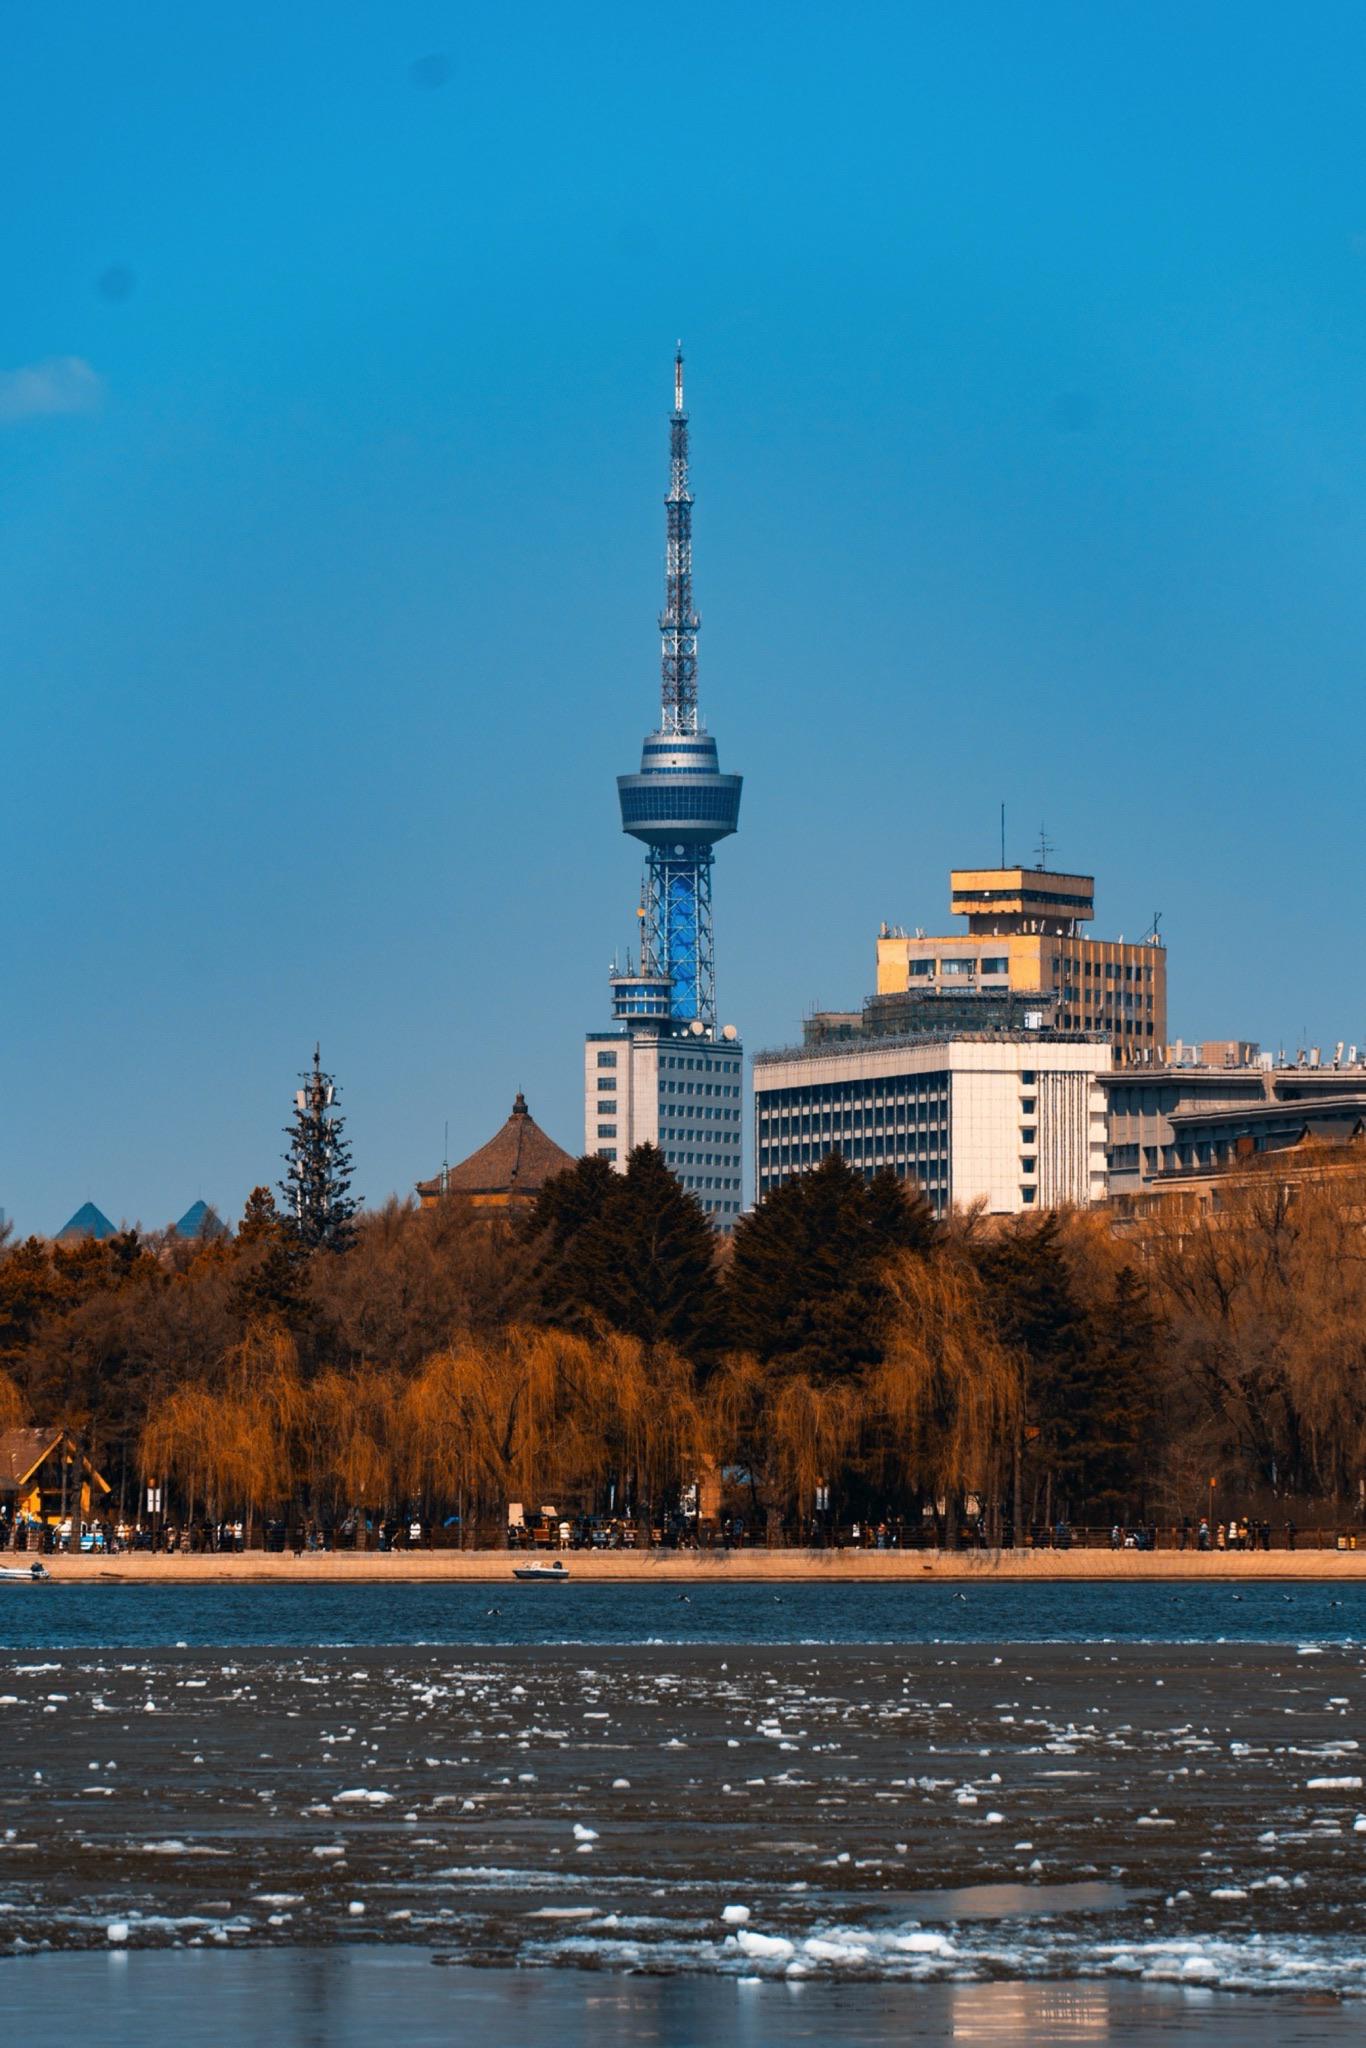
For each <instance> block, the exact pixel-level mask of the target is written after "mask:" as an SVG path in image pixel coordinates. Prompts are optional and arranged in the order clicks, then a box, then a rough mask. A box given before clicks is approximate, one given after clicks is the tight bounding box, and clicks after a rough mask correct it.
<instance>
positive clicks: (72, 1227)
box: [57, 1202, 116, 1244]
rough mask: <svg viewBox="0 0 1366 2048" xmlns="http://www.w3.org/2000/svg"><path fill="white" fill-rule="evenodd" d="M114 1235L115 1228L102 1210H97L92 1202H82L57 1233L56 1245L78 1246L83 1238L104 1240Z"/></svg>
mask: <svg viewBox="0 0 1366 2048" xmlns="http://www.w3.org/2000/svg"><path fill="white" fill-rule="evenodd" d="M115 1235H116V1231H115V1226H114V1225H113V1224H112V1223H111V1222H110V1221H109V1218H108V1217H107V1216H106V1215H105V1213H104V1211H103V1209H97V1208H96V1207H95V1204H94V1203H93V1202H82V1203H81V1206H80V1208H79V1209H78V1210H77V1211H76V1213H75V1215H74V1216H72V1217H71V1218H70V1219H69V1221H67V1222H66V1223H64V1224H63V1225H62V1227H61V1229H60V1230H59V1231H58V1232H57V1243H58V1244H78V1243H79V1242H80V1240H81V1239H82V1238H83V1237H93V1238H106V1237H113V1236H115Z"/></svg>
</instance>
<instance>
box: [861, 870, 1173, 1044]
mask: <svg viewBox="0 0 1366 2048" xmlns="http://www.w3.org/2000/svg"><path fill="white" fill-rule="evenodd" d="M949 883H950V889H951V908H952V911H953V913H954V915H955V916H959V917H963V918H966V920H967V930H966V932H954V933H952V934H949V935H946V936H943V937H936V936H931V935H929V934H927V933H926V932H923V931H915V932H910V933H907V932H904V931H901V930H892V929H889V928H888V927H887V926H886V925H884V926H883V928H882V931H881V932H880V933H879V935H878V942H877V992H878V995H879V996H896V995H906V994H911V995H915V994H917V993H918V994H922V995H924V996H927V997H928V996H936V997H940V996H952V995H964V996H966V995H969V994H977V995H983V996H990V995H992V994H997V995H1002V996H1004V995H1010V996H1013V997H1017V998H1018V997H1028V996H1031V995H1036V996H1037V997H1038V999H1039V1011H1040V1022H1041V1023H1042V1024H1044V1025H1047V1026H1049V1027H1051V1028H1053V1029H1055V1030H1058V1031H1099V1032H1103V1033H1104V1034H1105V1036H1106V1037H1107V1038H1108V1039H1109V1040H1110V1043H1111V1045H1112V1047H1113V1049H1114V1057H1115V1061H1116V1064H1117V1065H1120V1066H1138V1065H1151V1064H1154V1063H1160V1062H1161V1060H1162V1059H1163V1057H1164V1056H1165V1048H1166V1043H1167V953H1166V948H1165V947H1164V946H1163V945H1161V944H1160V943H1159V942H1158V939H1157V937H1156V934H1155V933H1150V934H1148V935H1147V936H1146V937H1145V938H1144V939H1143V940H1142V941H1141V942H1140V943H1138V944H1134V943H1133V942H1131V941H1125V940H1123V939H1118V940H1112V939H1093V938H1089V937H1087V936H1086V934H1085V932H1084V931H1083V929H1082V927H1083V926H1084V925H1085V924H1088V923H1090V922H1091V920H1092V919H1093V918H1094V916H1095V879H1094V877H1093V876H1091V875H1066V874H1060V873H1055V872H1054V871H1053V870H1051V869H1048V868H1023V867H1003V868H955V869H954V870H953V871H952V873H951V875H950V877H949Z"/></svg>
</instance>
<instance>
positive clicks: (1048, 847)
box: [1001, 823, 1053, 868]
mask: <svg viewBox="0 0 1366 2048" xmlns="http://www.w3.org/2000/svg"><path fill="white" fill-rule="evenodd" d="M1052 851H1053V842H1052V840H1051V839H1050V838H1049V836H1048V833H1047V832H1046V831H1045V829H1044V827H1043V825H1042V823H1041V824H1040V826H1039V866H1040V867H1041V868H1046V867H1047V866H1048V856H1049V854H1050V853H1052ZM1001 865H1002V866H1003V867H1004V865H1005V862H1004V861H1002V863H1001Z"/></svg>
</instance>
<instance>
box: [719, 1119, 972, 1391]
mask: <svg viewBox="0 0 1366 2048" xmlns="http://www.w3.org/2000/svg"><path fill="white" fill-rule="evenodd" d="M936 1234H937V1226H936V1224H935V1222H934V1217H933V1212H932V1211H931V1209H930V1205H929V1203H928V1202H927V1201H926V1200H925V1197H924V1196H923V1195H922V1194H921V1193H920V1192H919V1190H918V1189H908V1188H906V1187H905V1186H904V1185H903V1183H902V1182H900V1181H898V1180H897V1179H896V1177H895V1175H894V1174H890V1173H879V1174H876V1175H875V1176H874V1177H873V1179H872V1180H871V1181H865V1180H864V1178H863V1176H862V1174H860V1173H858V1172H857V1171H855V1169H854V1168H853V1167H851V1166H848V1165H846V1163H845V1161H844V1160H843V1159H842V1158H841V1157H840V1156H839V1154H838V1153H831V1154H830V1155H829V1157H828V1158H826V1159H824V1160H823V1161H822V1162H821V1164H820V1165H819V1166H818V1167H817V1168H816V1171H815V1172H814V1173H810V1174H802V1175H800V1176H798V1177H797V1178H796V1179H794V1180H790V1181H788V1182H786V1183H785V1184H784V1185H783V1186H782V1187H779V1188H775V1189H774V1191H773V1193H772V1194H770V1195H768V1196H766V1197H765V1199H764V1200H763V1201H762V1202H761V1203H760V1204H759V1206H758V1208H757V1209H755V1210H753V1211H752V1212H751V1214H750V1215H748V1216H746V1217H743V1218H742V1219H741V1221H740V1222H739V1223H738V1224H737V1226H736V1230H735V1242H734V1249H733V1254H732V1258H731V1263H730V1269H729V1271H728V1273H727V1275H726V1283H725V1321H726V1341H727V1343H728V1345H729V1346H730V1348H731V1349H733V1350H735V1351H748V1352H752V1353H753V1354H754V1356H755V1357H756V1358H760V1359H764V1360H768V1359H774V1360H781V1361H782V1363H783V1365H784V1366H785V1367H790V1368H791V1369H792V1370H793V1371H797V1372H804V1373H808V1374H811V1375H814V1376H815V1377H816V1378H818V1379H833V1378H836V1377H838V1376H839V1375H840V1374H842V1373H845V1372H850V1371H854V1370H857V1368H858V1367H860V1366H862V1365H867V1364H870V1363H871V1362H872V1361H873V1360H875V1359H876V1358H877V1357H878V1356H879V1338H878V1325H879V1323H880V1321H881V1317H882V1313H883V1301H882V1292H881V1285H880V1280H879V1271H880V1268H881V1266H882V1264H883V1262H884V1260H885V1259H886V1258H887V1257H888V1255H889V1254H890V1253H892V1252H894V1251H898V1250H907V1251H920V1252H924V1251H928V1250H929V1248H930V1246H931V1245H932V1244H933V1243H934V1241H935V1237H936Z"/></svg>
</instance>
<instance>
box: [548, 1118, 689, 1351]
mask: <svg viewBox="0 0 1366 2048" xmlns="http://www.w3.org/2000/svg"><path fill="white" fill-rule="evenodd" d="M537 1220H539V1223H540V1227H541V1230H542V1233H543V1235H544V1239H545V1244H546V1253H545V1267H544V1277H543V1281H542V1290H541V1292H542V1301H543V1304H544V1310H545V1313H546V1315H547V1317H548V1318H549V1320H551V1321H552V1322H555V1323H557V1324H559V1325H560V1326H561V1327H562V1328H565V1329H576V1330H583V1331H592V1330H593V1329H595V1328H597V1327H599V1326H600V1325H603V1324H606V1325H608V1326H610V1327H611V1328H612V1329H614V1330H621V1331H623V1332H624V1333H625V1334H626V1335H628V1336H633V1337H639V1338H640V1339H641V1340H642V1341H643V1342H644V1343H647V1344H657V1343H669V1344H674V1345H676V1346H677V1347H678V1349H679V1350H681V1351H683V1352H685V1353H686V1354H687V1355H688V1356H689V1357H691V1358H692V1359H693V1360H694V1361H695V1362H700V1361H701V1360H703V1359H704V1358H705V1357H706V1356H707V1355H708V1354H709V1352H710V1350H711V1348H712V1346H713V1344H714V1341H715V1329H716V1278H715V1261H716V1237H715V1233H714V1232H713V1230H712V1227H711V1225H710V1223H708V1221H707V1218H706V1215H705V1214H704V1212H703V1210H702V1208H701V1206H700V1204H699V1203H698V1202H697V1201H696V1200H695V1199H694V1198H693V1196H692V1195H690V1194H688V1193H687V1191H686V1190H685V1189H684V1188H683V1187H681V1186H680V1184H679V1182H678V1181H677V1180H676V1179H675V1178H674V1176H673V1174H672V1173H671V1172H670V1171H669V1169H668V1167H667V1165H666V1164H665V1162H664V1155H663V1153H662V1152H661V1151H660V1150H659V1149H658V1147H657V1146H655V1145H639V1146H637V1147H636V1149H635V1151H634V1152H632V1154H631V1156H630V1158H629V1159H628V1161H627V1163H626V1171H625V1173H615V1172H613V1170H612V1169H611V1167H609V1166H607V1165H606V1163H605V1162H604V1161H602V1160H599V1159H581V1160H580V1161H579V1162H578V1164H577V1166H575V1167H573V1168H571V1169H569V1170H567V1171H566V1172H564V1173H561V1174H558V1175H557V1176H556V1177H555V1179H554V1180H553V1181H550V1182H548V1183H547V1185H546V1187H545V1189H544V1190H543V1193H542V1196H541V1198H540V1200H539V1201H538V1203H537V1208H536V1215H535V1217H534V1218H533V1227H534V1226H535V1222H536V1221H537Z"/></svg>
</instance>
